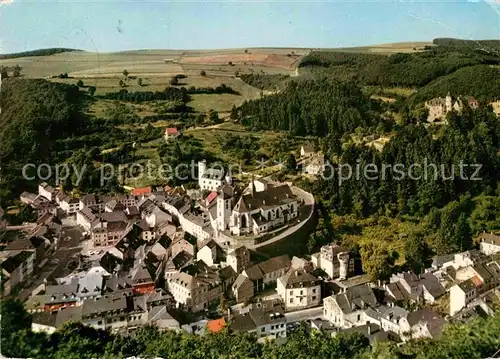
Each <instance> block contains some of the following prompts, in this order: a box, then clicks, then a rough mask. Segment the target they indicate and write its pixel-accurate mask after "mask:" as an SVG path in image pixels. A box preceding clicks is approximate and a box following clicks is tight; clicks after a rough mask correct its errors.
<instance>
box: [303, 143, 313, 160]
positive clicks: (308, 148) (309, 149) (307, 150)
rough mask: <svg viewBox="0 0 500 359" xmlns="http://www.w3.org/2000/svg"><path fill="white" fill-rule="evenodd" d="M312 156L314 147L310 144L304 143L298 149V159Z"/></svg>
mask: <svg viewBox="0 0 500 359" xmlns="http://www.w3.org/2000/svg"><path fill="white" fill-rule="evenodd" d="M312 154H314V146H313V145H312V144H311V143H306V144H304V145H302V146H301V147H300V157H307V156H310V155H312Z"/></svg>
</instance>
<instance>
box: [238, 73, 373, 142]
mask: <svg viewBox="0 0 500 359" xmlns="http://www.w3.org/2000/svg"><path fill="white" fill-rule="evenodd" d="M240 111H241V117H242V118H243V123H244V124H245V125H247V126H249V127H251V128H255V129H268V130H281V131H289V132H290V133H292V134H294V135H314V136H325V135H326V134H331V135H335V136H340V137H341V136H342V135H344V134H345V133H349V132H353V131H354V129H355V128H356V127H359V126H361V127H368V126H370V125H372V124H373V122H374V120H373V116H374V115H373V113H372V109H371V103H370V100H369V99H368V98H367V97H366V96H365V95H364V94H363V93H362V92H361V90H360V88H359V87H357V86H355V85H353V84H351V83H342V82H339V81H327V80H326V79H318V80H307V81H303V82H290V83H289V84H288V86H287V87H286V89H285V90H284V91H282V92H280V93H279V94H274V95H269V96H265V97H263V98H262V99H259V100H255V101H248V102H245V103H244V104H243V105H242V106H241V108H240Z"/></svg>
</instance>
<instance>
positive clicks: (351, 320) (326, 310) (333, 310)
mask: <svg viewBox="0 0 500 359" xmlns="http://www.w3.org/2000/svg"><path fill="white" fill-rule="evenodd" d="M378 306H379V303H378V301H377V298H376V297H375V294H374V293H373V290H372V289H371V288H370V287H369V286H367V285H359V286H355V287H351V288H347V289H346V290H345V292H343V293H339V294H337V295H333V296H330V297H327V298H325V299H324V301H323V317H324V318H325V319H326V320H328V321H330V322H331V323H333V324H334V325H336V326H339V327H342V328H350V327H353V326H357V325H361V324H365V317H364V312H365V310H366V309H368V308H376V307H378Z"/></svg>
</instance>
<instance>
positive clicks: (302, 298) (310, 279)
mask: <svg viewBox="0 0 500 359" xmlns="http://www.w3.org/2000/svg"><path fill="white" fill-rule="evenodd" d="M276 291H277V292H278V295H279V296H280V297H281V299H282V300H283V303H285V309H286V310H287V311H291V310H298V309H305V308H310V307H315V306H318V305H319V304H320V302H321V281H320V280H319V279H318V278H317V277H315V276H314V275H312V274H311V273H309V272H308V271H306V270H305V269H295V268H290V269H289V270H288V272H286V274H285V275H283V276H281V277H280V278H278V281H277V286H276Z"/></svg>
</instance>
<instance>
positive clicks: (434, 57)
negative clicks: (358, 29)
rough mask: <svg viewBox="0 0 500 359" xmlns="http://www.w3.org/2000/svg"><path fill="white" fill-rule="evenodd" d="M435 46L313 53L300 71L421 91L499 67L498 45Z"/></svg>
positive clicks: (439, 42) (444, 43)
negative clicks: (464, 71) (470, 70)
mask: <svg viewBox="0 0 500 359" xmlns="http://www.w3.org/2000/svg"><path fill="white" fill-rule="evenodd" d="M436 41H437V43H436V42H435V43H436V44H437V45H438V46H435V47H430V48H428V49H426V50H425V51H423V52H417V53H412V54H403V53H397V54H393V55H391V56H383V55H371V54H358V53H341V52H328V51H315V52H312V53H311V54H309V55H308V56H305V57H304V58H303V59H302V61H301V63H300V67H301V68H302V69H308V70H310V71H312V72H313V73H317V72H318V71H320V72H322V73H326V74H330V75H334V76H335V77H338V78H341V79H345V78H353V79H356V80H357V82H358V83H360V84H362V85H373V86H383V87H420V86H424V85H426V84H428V83H430V82H431V81H433V80H436V79H438V78H440V77H441V76H446V75H449V74H452V73H454V72H455V71H456V70H458V69H461V68H464V67H468V66H474V65H480V64H488V65H499V64H500V52H499V51H498V47H500V45H499V42H498V41H484V42H474V44H475V46H472V44H471V43H462V42H456V41H445V40H439V39H438V40H436Z"/></svg>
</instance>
